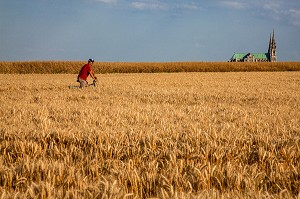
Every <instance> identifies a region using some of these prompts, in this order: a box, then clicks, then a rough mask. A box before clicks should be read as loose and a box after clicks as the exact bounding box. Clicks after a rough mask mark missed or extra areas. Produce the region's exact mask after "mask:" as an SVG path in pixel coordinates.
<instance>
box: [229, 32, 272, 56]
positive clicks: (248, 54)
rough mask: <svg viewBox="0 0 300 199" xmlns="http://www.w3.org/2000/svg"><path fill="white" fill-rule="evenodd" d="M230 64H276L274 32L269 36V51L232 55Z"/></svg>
mask: <svg viewBox="0 0 300 199" xmlns="http://www.w3.org/2000/svg"><path fill="white" fill-rule="evenodd" d="M230 61H231V62H277V55H276V41H275V35H274V30H273V33H271V36H270V43H269V50H268V52H267V53H234V54H233V56H232V57H231V59H230Z"/></svg>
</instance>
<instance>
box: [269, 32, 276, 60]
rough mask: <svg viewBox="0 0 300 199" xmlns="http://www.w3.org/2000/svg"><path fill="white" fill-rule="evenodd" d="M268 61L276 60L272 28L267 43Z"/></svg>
mask: <svg viewBox="0 0 300 199" xmlns="http://www.w3.org/2000/svg"><path fill="white" fill-rule="evenodd" d="M268 54H269V59H270V60H269V61H270V62H276V61H277V56H276V41H275V31H274V29H273V32H272V33H271V35H270V43H269V50H268Z"/></svg>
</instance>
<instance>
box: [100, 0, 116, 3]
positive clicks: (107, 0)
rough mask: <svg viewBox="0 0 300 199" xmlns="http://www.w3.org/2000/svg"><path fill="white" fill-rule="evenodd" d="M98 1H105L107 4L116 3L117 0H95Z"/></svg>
mask: <svg viewBox="0 0 300 199" xmlns="http://www.w3.org/2000/svg"><path fill="white" fill-rule="evenodd" d="M96 1H98V2H102V3H107V4H114V3H117V0H96Z"/></svg>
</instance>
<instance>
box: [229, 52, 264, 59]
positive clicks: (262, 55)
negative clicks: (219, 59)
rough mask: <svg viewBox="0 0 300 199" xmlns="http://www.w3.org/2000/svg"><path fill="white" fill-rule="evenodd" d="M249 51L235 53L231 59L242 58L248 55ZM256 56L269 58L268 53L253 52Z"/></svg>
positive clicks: (257, 57)
mask: <svg viewBox="0 0 300 199" xmlns="http://www.w3.org/2000/svg"><path fill="white" fill-rule="evenodd" d="M248 54H249V53H247V54H246V53H234V54H233V55H232V58H231V60H242V59H244V57H246V56H247V55H248ZM251 54H252V55H253V56H254V58H256V59H266V60H267V59H268V53H251Z"/></svg>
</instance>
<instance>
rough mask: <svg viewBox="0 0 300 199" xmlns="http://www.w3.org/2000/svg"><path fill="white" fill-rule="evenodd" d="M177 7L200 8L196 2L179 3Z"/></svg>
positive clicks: (186, 8)
mask: <svg viewBox="0 0 300 199" xmlns="http://www.w3.org/2000/svg"><path fill="white" fill-rule="evenodd" d="M175 7H176V8H180V9H185V10H198V9H199V7H198V6H197V5H196V4H195V3H190V4H188V3H184V4H177V5H176V6H175Z"/></svg>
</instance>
